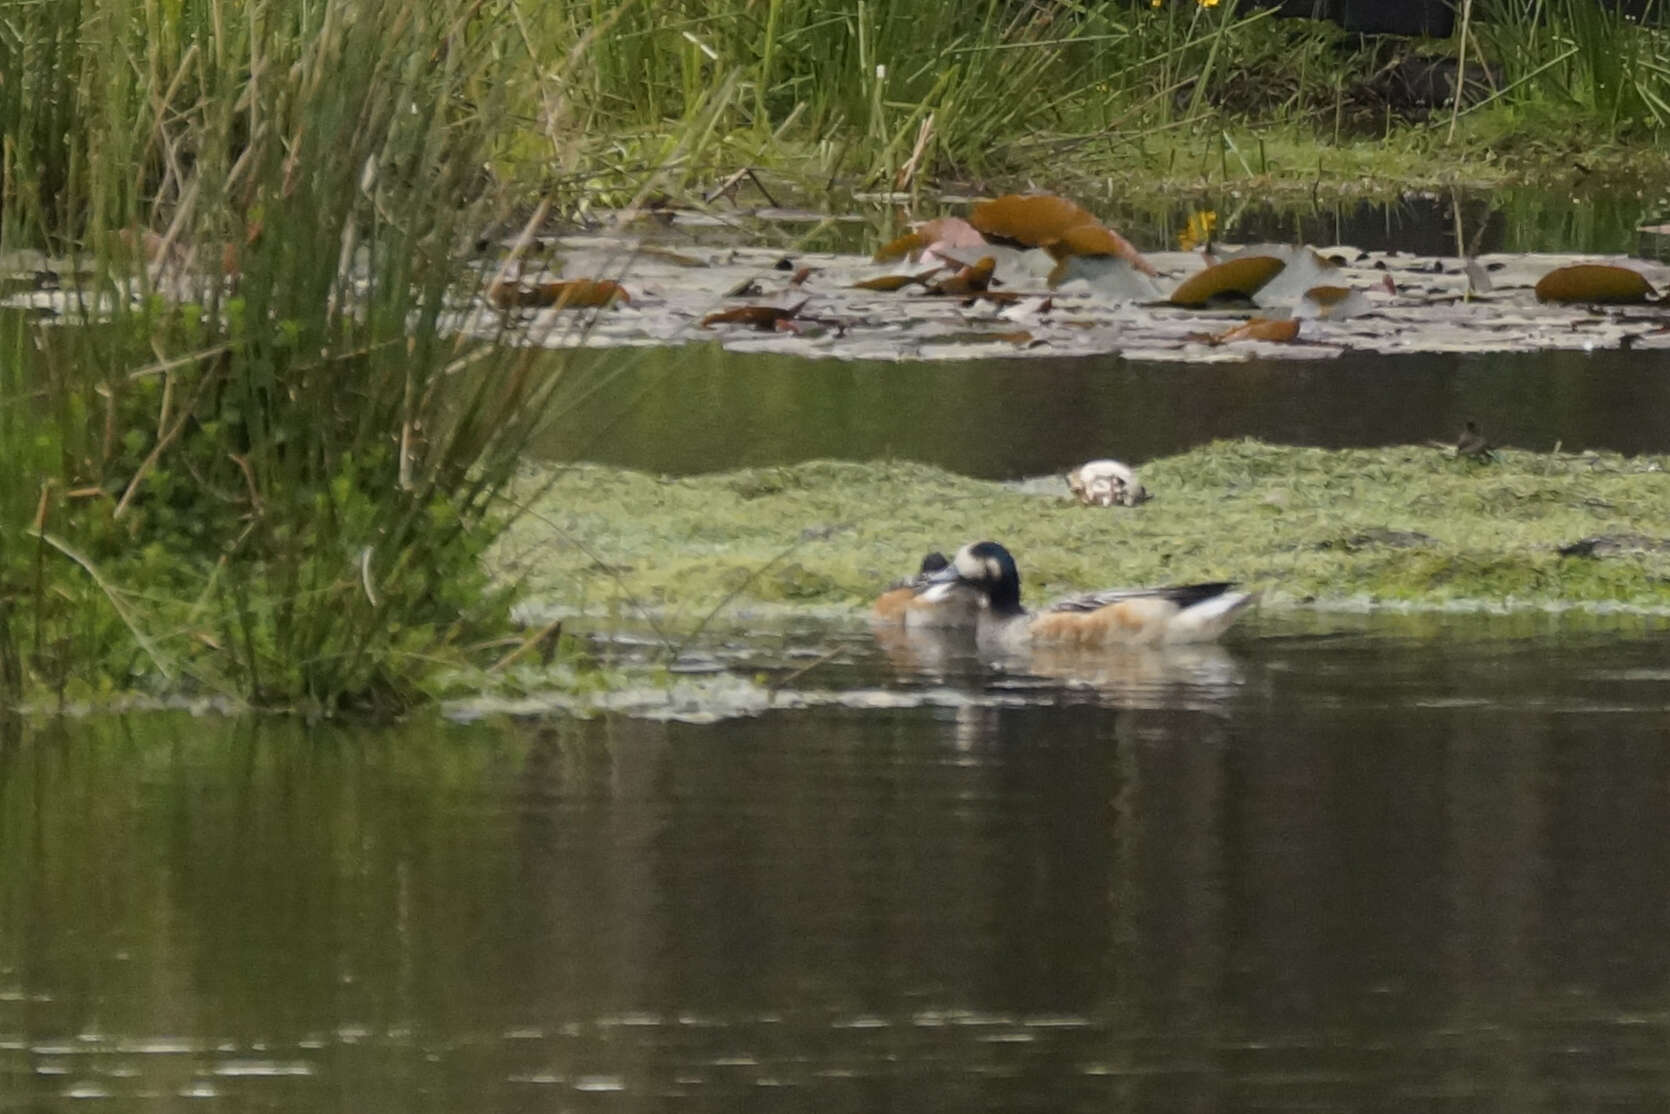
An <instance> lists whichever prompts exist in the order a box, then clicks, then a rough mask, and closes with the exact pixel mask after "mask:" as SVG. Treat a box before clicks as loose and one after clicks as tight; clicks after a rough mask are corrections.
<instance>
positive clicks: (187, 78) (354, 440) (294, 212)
mask: <svg viewBox="0 0 1670 1114" xmlns="http://www.w3.org/2000/svg"><path fill="white" fill-rule="evenodd" d="M14 10H15V9H14ZM512 14H513V9H511V8H510V7H509V6H507V5H505V4H495V3H482V2H479V0H353V2H350V0H321V2H319V3H301V2H298V0H270V2H266V3H263V2H260V0H255V2H251V3H245V4H232V3H226V2H224V0H79V2H66V3H64V4H61V5H52V4H46V5H27V6H24V7H23V8H22V9H21V10H20V11H18V15H17V16H16V17H14V24H13V30H15V31H16V34H15V37H13V38H10V39H8V40H6V48H5V49H6V50H7V51H8V53H9V56H8V57H7V58H5V59H4V61H5V62H6V63H8V65H7V68H6V70H5V72H6V73H8V75H9V74H11V73H13V72H14V68H13V67H14V64H15V66H16V72H19V73H21V74H23V75H25V76H24V78H23V80H21V81H19V82H18V86H20V87H21V92H20V93H19V94H17V95H9V96H8V97H7V99H5V100H3V101H0V125H3V126H4V129H5V137H6V144H5V148H4V159H5V167H4V170H5V174H4V183H5V190H4V196H3V206H4V208H3V212H0V224H3V228H0V248H3V249H4V251H5V252H8V253H9V252H12V251H14V250H15V249H18V248H21V247H24V246H29V247H36V248H44V249H47V250H49V251H52V252H54V253H55V255H56V256H57V257H58V258H59V260H60V262H59V264H58V266H59V268H60V270H62V271H63V272H64V273H65V276H66V281H69V282H73V283H76V284H77V285H78V286H79V289H78V290H77V291H76V293H75V296H74V297H72V298H70V299H69V300H68V303H67V304H68V306H69V307H70V309H69V312H68V317H67V318H66V320H64V321H63V322H61V323H59V324H55V325H50V326H43V325H39V324H28V323H22V322H18V321H16V320H15V319H14V320H13V321H12V322H10V323H9V324H8V325H7V327H6V328H5V329H3V330H0V340H3V341H4V343H3V345H0V360H3V362H4V363H3V367H0V437H3V440H0V462H3V463H4V465H5V467H6V468H7V469H8V470H9V472H10V474H11V475H12V476H13V477H15V478H17V479H18V480H19V482H17V483H14V484H8V485H3V486H6V487H7V488H8V490H7V491H6V493H5V494H4V495H3V496H0V514H3V519H0V609H3V611H0V614H3V616H4V619H5V622H4V625H3V627H0V643H5V644H6V645H5V646H4V647H0V663H19V664H17V666H16V667H15V668H14V667H13V666H12V665H9V664H8V665H7V668H5V669H0V681H3V680H6V679H7V678H12V677H14V676H17V675H19V674H22V673H24V672H28V673H31V674H32V676H33V678H34V680H35V681H37V682H39V681H41V680H45V679H47V677H46V674H47V673H48V672H50V668H49V667H50V665H51V661H49V659H50V658H52V657H53V653H56V656H57V658H58V659H61V660H63V661H65V662H69V663H73V666H72V667H67V670H61V671H60V672H64V671H71V672H75V673H77V674H79V675H80V676H81V678H82V680H84V681H86V682H88V683H92V684H105V685H125V684H139V685H142V686H145V685H157V686H164V685H179V684H181V683H184V684H188V685H191V686H194V687H198V688H201V689H204V690H207V691H214V692H225V693H235V694H238V695H241V696H243V697H245V698H247V699H250V700H252V701H254V702H256V703H262V704H268V703H270V704H278V705H286V706H305V707H311V708H315V709H320V710H330V709H333V708H337V707H341V706H344V705H347V704H354V703H362V704H363V703H372V704H376V705H378V706H382V707H389V708H398V707H401V706H404V705H405V704H406V703H407V702H409V701H410V700H411V699H413V698H414V696H415V694H416V688H415V686H416V680H417V678H418V677H420V676H421V675H422V673H423V672H424V671H425V670H426V669H427V666H428V664H429V663H430V662H432V661H433V660H435V659H437V658H440V657H444V656H446V655H448V654H449V653H451V652H453V651H452V649H451V648H452V647H453V646H454V645H455V644H456V643H457V641H458V640H460V639H463V638H466V637H469V636H470V635H471V632H472V631H474V630H479V629H490V628H492V627H493V625H494V624H495V622H496V621H497V619H498V618H499V617H500V616H502V608H500V607H499V606H498V605H499V604H500V603H502V601H499V600H496V599H495V598H494V596H493V594H492V593H491V592H490V591H489V590H488V588H487V585H486V583H485V581H484V579H483V576H482V574H481V573H480V572H479V571H478V570H477V563H476V560H475V558H476V556H477V555H478V554H479V552H480V551H481V549H482V548H483V547H484V546H485V545H486V544H487V542H488V541H489V540H490V538H491V536H492V533H493V528H494V525H495V516H496V515H498V514H499V513H500V510H499V506H500V505H499V503H498V502H497V497H498V495H499V493H500V491H501V489H502V488H503V487H504V485H505V484H506V483H507V482H508V481H509V479H510V478H511V475H512V473H513V470H514V469H515V467H516V464H517V461H518V459H519V456H520V453H521V451H522V449H523V447H524V446H525V444H526V442H527V440H528V438H529V436H530V435H531V433H532V431H533V429H534V428H535V427H536V425H537V423H538V422H539V420H540V415H541V413H542V410H543V404H544V401H545V400H546V398H547V396H548V393H549V392H550V391H551V390H552V388H553V383H554V380H553V379H552V378H551V377H550V376H548V375H537V374H535V373H534V371H533V368H532V366H531V364H530V363H529V362H528V361H527V360H526V359H524V358H521V357H519V356H517V355H516V354H515V353H513V352H510V351H509V350H501V349H497V348H494V347H493V346H491V345H482V344H479V343H477V344H468V343H465V342H463V341H460V340H457V339H454V338H453V337H452V336H451V335H450V330H449V329H448V328H447V327H446V316H447V315H448V314H449V313H452V312H454V311H455V310H456V308H457V307H458V306H459V305H461V304H463V302H464V300H465V299H467V298H468V297H469V296H470V295H472V294H473V293H474V292H476V290H477V289H478V288H479V285H480V283H481V276H480V274H479V273H478V272H477V271H476V270H475V269H473V268H471V267H469V266H466V265H464V264H462V263H461V262H460V259H461V257H462V255H463V253H464V250H465V248H466V246H467V245H468V244H470V243H471V242H472V241H473V240H474V238H475V237H476V235H477V234H478V232H479V230H480V229H481V228H482V227H483V225H484V224H485V222H486V221H487V220H488V218H489V216H490V215H491V212H490V210H491V208H492V206H493V205H494V204H495V199H494V197H493V191H492V189H491V185H492V177H491V174H490V173H489V168H490V167H491V166H492V165H493V163H494V162H495V160H496V158H497V157H498V156H499V155H500V153H501V150H502V148H501V144H502V143H503V136H504V135H505V126H504V121H505V120H506V119H507V118H509V117H510V116H512V114H514V113H516V112H519V111H523V110H526V109H527V108H528V106H529V104H530V103H532V102H537V100H538V98H537V96H535V95H534V92H533V91H530V87H529V82H528V79H527V77H526V75H527V74H529V73H531V72H532V68H531V67H528V66H525V65H522V66H518V67H516V68H514V69H513V68H512V61H514V60H525V59H526V50H525V47H526V40H525V39H524V38H523V37H522V36H521V35H520V34H519V32H518V30H517V27H516V24H515V21H514V20H513V19H512V18H511V16H512ZM43 43H44V44H52V49H51V50H50V51H40V50H38V49H37V47H38V46H39V45H40V44H43ZM0 88H4V89H6V90H8V91H9V90H12V89H13V88H14V86H13V83H12V82H11V81H8V82H6V83H0ZM65 121H68V122H69V124H70V126H69V127H68V128H67V129H65V130H62V131H59V130H54V129H57V128H59V127H60V126H61V125H62V124H63V123H64V122H65ZM10 257H11V258H17V257H16V256H10ZM76 307H80V308H76ZM54 647H56V650H55V651H53V653H49V650H51V649H52V648H54ZM11 687H12V691H11V693H10V695H11V696H12V697H13V698H16V696H17V695H18V689H19V688H21V687H23V681H22V680H19V681H18V684H16V685H12V686H11Z"/></svg>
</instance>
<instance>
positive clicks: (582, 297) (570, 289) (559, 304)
mask: <svg viewBox="0 0 1670 1114" xmlns="http://www.w3.org/2000/svg"><path fill="white" fill-rule="evenodd" d="M487 297H488V299H489V300H490V301H492V303H493V304H494V305H496V306H498V307H499V308H500V309H543V308H545V307H547V306H555V307H556V308H557V309H596V308H598V307H600V306H607V305H613V304H614V303H615V302H630V301H631V300H632V296H631V295H630V294H628V293H627V292H626V288H625V287H623V286H622V285H621V284H620V283H618V282H613V281H611V280H609V279H583V278H582V279H564V280H561V281H559V282H541V283H537V284H535V285H533V286H523V285H522V284H521V283H518V282H495V283H494V284H493V285H492V286H490V287H488V288H487Z"/></svg>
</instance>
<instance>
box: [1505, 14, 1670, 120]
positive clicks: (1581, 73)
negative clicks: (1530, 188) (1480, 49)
mask: <svg viewBox="0 0 1670 1114" xmlns="http://www.w3.org/2000/svg"><path fill="white" fill-rule="evenodd" d="M1478 7H1479V9H1480V14H1481V15H1482V19H1481V20H1480V22H1479V23H1478V24H1477V33H1478V35H1479V38H1480V41H1481V42H1482V43H1483V44H1484V45H1485V50H1486V54H1487V55H1488V56H1489V57H1491V58H1492V59H1494V60H1495V61H1496V63H1497V64H1498V65H1499V66H1500V67H1501V69H1502V77H1503V80H1504V92H1505V94H1506V95H1507V96H1509V97H1510V98H1511V99H1513V100H1516V101H1518V102H1521V103H1524V102H1527V101H1531V100H1533V99H1540V100H1544V101H1548V102H1552V103H1553V104H1556V105H1561V106H1566V107H1572V108H1576V109H1578V110H1580V111H1581V113H1582V115H1583V117H1584V119H1585V124H1586V126H1587V127H1589V128H1590V129H1598V131H1599V134H1601V135H1604V136H1608V137H1613V138H1616V137H1618V136H1620V135H1625V134H1629V133H1631V132H1649V133H1650V132H1657V131H1661V130H1663V129H1664V128H1665V127H1667V126H1670V28H1667V27H1666V26H1665V25H1664V16H1665V10H1664V9H1663V8H1662V6H1661V5H1659V4H1657V3H1653V2H1649V3H1647V4H1644V5H1641V10H1640V11H1639V12H1638V13H1637V14H1634V15H1631V14H1629V13H1628V12H1626V11H1625V10H1624V6H1622V5H1618V4H1600V3H1594V2H1593V0H1479V4H1478Z"/></svg>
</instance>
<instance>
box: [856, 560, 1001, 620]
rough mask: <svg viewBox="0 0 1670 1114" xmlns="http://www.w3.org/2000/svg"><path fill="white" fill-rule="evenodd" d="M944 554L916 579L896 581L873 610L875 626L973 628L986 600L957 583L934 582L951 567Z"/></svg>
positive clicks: (924, 567) (929, 562)
mask: <svg viewBox="0 0 1670 1114" xmlns="http://www.w3.org/2000/svg"><path fill="white" fill-rule="evenodd" d="M950 564H951V563H950V562H949V561H947V560H946V559H945V554H943V553H938V552H934V553H929V554H928V555H927V556H925V557H923V558H922V566H921V568H920V569H919V570H917V573H916V575H915V576H912V577H909V578H908V579H905V580H899V581H895V582H894V583H893V584H892V585H890V586H889V587H888V589H887V591H885V592H883V593H882V594H881V595H880V596H878V597H876V602H875V603H874V604H872V605H871V607H870V616H871V619H872V620H873V621H874V622H877V623H882V624H901V625H904V626H911V627H972V626H974V625H975V623H976V620H977V618H978V615H979V612H980V611H981V610H982V609H983V608H984V607H985V597H984V596H983V595H981V594H980V593H979V592H978V591H976V590H974V589H973V588H971V587H968V586H966V585H963V584H959V583H957V582H956V581H954V580H942V581H935V580H934V579H933V578H934V577H935V576H936V575H938V574H939V573H941V572H943V571H944V570H945V569H946V568H948V567H949V566H950Z"/></svg>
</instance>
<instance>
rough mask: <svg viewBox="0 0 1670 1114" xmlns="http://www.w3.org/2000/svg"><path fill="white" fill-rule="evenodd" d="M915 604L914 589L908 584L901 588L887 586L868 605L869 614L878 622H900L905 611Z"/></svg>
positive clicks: (903, 618) (903, 617)
mask: <svg viewBox="0 0 1670 1114" xmlns="http://www.w3.org/2000/svg"><path fill="white" fill-rule="evenodd" d="M914 605H916V589H915V588H914V587H912V586H911V585H909V584H906V585H905V586H903V587H902V588H889V589H888V590H887V591H885V592H883V593H882V594H881V595H879V596H877V597H876V602H875V603H874V604H872V605H871V606H870V614H871V615H873V616H874V617H875V618H876V619H877V620H878V621H879V622H884V623H902V622H904V621H905V612H907V611H909V610H910V608H911V607H912V606H914Z"/></svg>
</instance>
